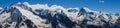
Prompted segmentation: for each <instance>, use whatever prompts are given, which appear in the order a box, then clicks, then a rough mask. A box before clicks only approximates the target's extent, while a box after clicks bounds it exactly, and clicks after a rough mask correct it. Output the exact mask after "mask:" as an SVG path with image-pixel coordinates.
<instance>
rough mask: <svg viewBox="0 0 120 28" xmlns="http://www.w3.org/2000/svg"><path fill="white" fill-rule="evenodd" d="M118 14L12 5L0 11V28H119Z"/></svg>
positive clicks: (82, 9) (84, 9)
mask: <svg viewBox="0 0 120 28" xmlns="http://www.w3.org/2000/svg"><path fill="white" fill-rule="evenodd" d="M119 23H120V16H119V14H111V13H105V12H99V11H93V10H90V9H89V8H87V7H83V8H81V9H79V8H64V7H62V6H58V5H52V6H48V5H47V4H32V5H31V4H29V3H27V2H24V3H14V4H11V5H10V6H8V7H6V8H3V9H1V10H0V28H120V26H119V25H120V24H119Z"/></svg>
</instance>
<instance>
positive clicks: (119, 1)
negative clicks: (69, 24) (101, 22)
mask: <svg viewBox="0 0 120 28" xmlns="http://www.w3.org/2000/svg"><path fill="white" fill-rule="evenodd" d="M16 2H21V3H23V2H28V3H29V4H37V3H39V4H48V5H49V6H51V5H60V6H63V7H65V8H74V7H78V8H82V7H88V8H90V9H92V10H95V11H102V12H110V13H120V0H0V7H3V8H4V7H6V6H9V5H10V4H12V3H16Z"/></svg>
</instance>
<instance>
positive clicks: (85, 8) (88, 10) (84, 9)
mask: <svg viewBox="0 0 120 28" xmlns="http://www.w3.org/2000/svg"><path fill="white" fill-rule="evenodd" d="M80 11H85V12H90V11H91V10H90V9H89V8H87V7H83V8H81V10H80Z"/></svg>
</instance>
